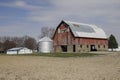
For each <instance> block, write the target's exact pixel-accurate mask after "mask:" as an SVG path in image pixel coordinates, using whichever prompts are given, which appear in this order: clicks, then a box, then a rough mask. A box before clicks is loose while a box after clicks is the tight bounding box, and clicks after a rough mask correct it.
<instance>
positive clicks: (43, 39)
mask: <svg viewBox="0 0 120 80" xmlns="http://www.w3.org/2000/svg"><path fill="white" fill-rule="evenodd" d="M41 41H45V42H47V41H53V40H51V39H50V38H49V37H43V38H41V39H40V40H39V42H41Z"/></svg>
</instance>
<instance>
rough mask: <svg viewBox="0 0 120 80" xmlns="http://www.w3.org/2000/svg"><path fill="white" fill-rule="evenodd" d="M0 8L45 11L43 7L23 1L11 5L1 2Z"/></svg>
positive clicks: (10, 3) (19, 0) (18, 0)
mask: <svg viewBox="0 0 120 80" xmlns="http://www.w3.org/2000/svg"><path fill="white" fill-rule="evenodd" d="M0 6H6V7H14V8H21V9H25V10H38V9H43V7H42V6H36V5H32V4H28V3H27V2H26V1H23V0H17V1H13V2H9V3H5V2H4V3H3V2H1V3H0Z"/></svg>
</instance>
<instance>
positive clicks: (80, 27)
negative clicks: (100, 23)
mask: <svg viewBox="0 0 120 80" xmlns="http://www.w3.org/2000/svg"><path fill="white" fill-rule="evenodd" d="M63 22H65V23H66V24H68V25H69V27H70V29H71V31H72V32H73V34H74V36H75V37H88V38H104V39H107V36H106V34H105V32H104V31H103V30H102V29H101V28H99V27H97V26H96V25H90V24H84V23H77V22H71V21H63Z"/></svg>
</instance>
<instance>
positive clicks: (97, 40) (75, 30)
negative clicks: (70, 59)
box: [53, 21, 108, 52]
mask: <svg viewBox="0 0 120 80" xmlns="http://www.w3.org/2000/svg"><path fill="white" fill-rule="evenodd" d="M53 39H54V51H55V52H90V51H107V50H108V39H107V36H106V34H105V32H104V31H103V30H102V29H101V28H98V27H97V26H95V25H89V24H83V23H77V22H70V21H61V23H60V24H59V25H58V27H57V28H56V31H55V34H54V37H53Z"/></svg>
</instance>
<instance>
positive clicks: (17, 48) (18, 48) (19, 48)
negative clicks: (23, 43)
mask: <svg viewBox="0 0 120 80" xmlns="http://www.w3.org/2000/svg"><path fill="white" fill-rule="evenodd" d="M23 48H25V49H28V48H26V47H16V48H11V49H8V51H12V50H21V49H23Z"/></svg>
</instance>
